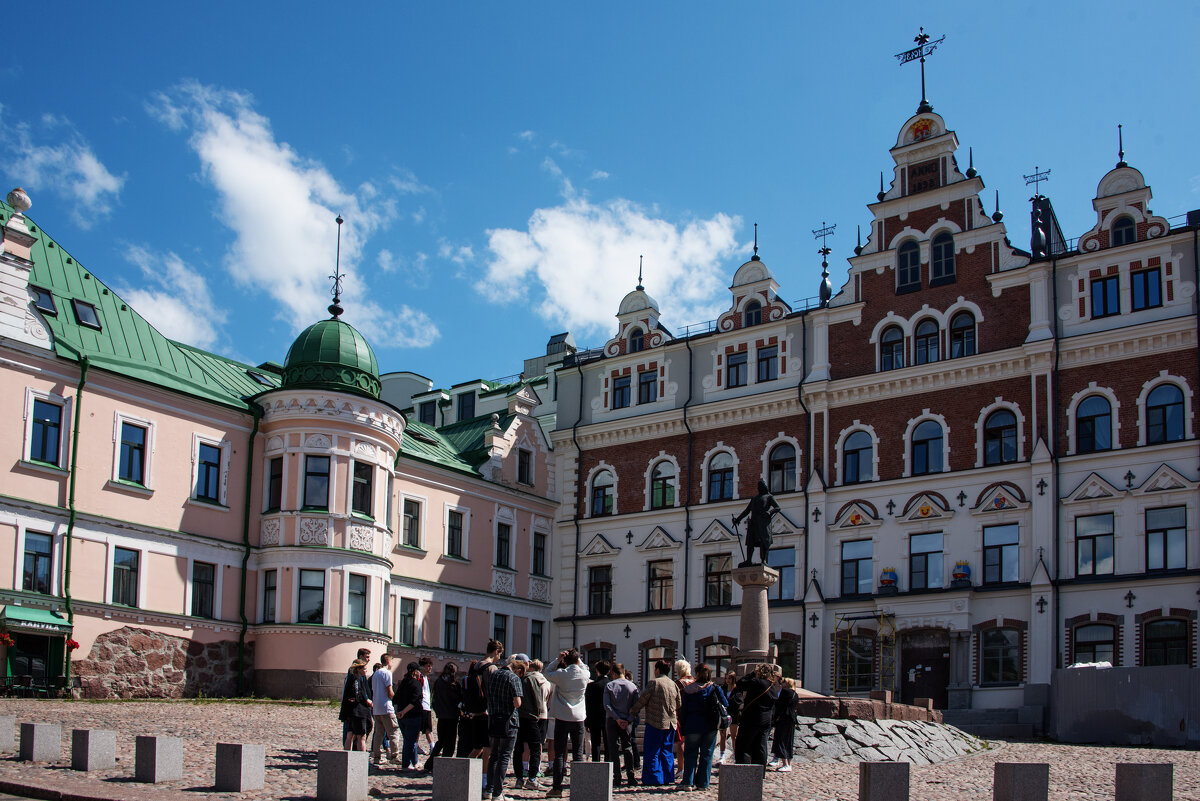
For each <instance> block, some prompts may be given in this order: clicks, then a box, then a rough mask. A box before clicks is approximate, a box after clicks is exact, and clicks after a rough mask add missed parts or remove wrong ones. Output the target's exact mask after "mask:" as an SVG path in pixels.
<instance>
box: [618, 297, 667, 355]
mask: <svg viewBox="0 0 1200 801" xmlns="http://www.w3.org/2000/svg"><path fill="white" fill-rule="evenodd" d="M658 318H659V311H658V302H657V301H655V300H654V298H652V297H650V295H649V293H647V292H646V290H645V288H644V287H643V286H642V285H641V283H639V284H638V285H637V288H636V289H634V290H633V291H632V292H630V293H629V294H628V295H626V296H625V297H624V298H622V299H621V307H620V308H619V309H618V310H617V335H616V336H615V337H613V338H612V339H610V340H608V342H606V343H604V355H605V356H622V355H624V354H631V353H640V352H641V351H643V350H646V349H648V348H655V347H658V346H659V345H661V344H663V343H664V342H666V341H667V340H669V339H672V336H671V332H670V331H668V330H667V329H665V328H663V327H662V325H660V324H659V322H658Z"/></svg>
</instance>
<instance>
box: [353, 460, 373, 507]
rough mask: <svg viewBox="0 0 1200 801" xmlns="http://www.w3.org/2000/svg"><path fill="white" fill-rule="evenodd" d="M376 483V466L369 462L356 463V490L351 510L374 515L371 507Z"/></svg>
mask: <svg viewBox="0 0 1200 801" xmlns="http://www.w3.org/2000/svg"><path fill="white" fill-rule="evenodd" d="M374 483H375V467H374V466H373V465H371V464H370V463H368V462H355V463H354V492H353V493H352V494H351V499H350V510H351V511H352V512H354V513H355V514H359V515H363V516H364V517H374V515H373V514H372V512H373V511H374V510H373V509H372V508H371V495H372V492H371V489H372V485H373V484H374Z"/></svg>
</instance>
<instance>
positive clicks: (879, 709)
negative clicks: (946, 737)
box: [797, 698, 942, 723]
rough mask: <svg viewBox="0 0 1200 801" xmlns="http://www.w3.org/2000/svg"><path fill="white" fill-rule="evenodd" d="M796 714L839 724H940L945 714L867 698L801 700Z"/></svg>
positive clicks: (925, 708) (934, 710) (924, 708)
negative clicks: (911, 721)
mask: <svg viewBox="0 0 1200 801" xmlns="http://www.w3.org/2000/svg"><path fill="white" fill-rule="evenodd" d="M797 713H798V714H800V715H803V716H805V717H810V718H833V719H838V720H919V721H925V722H927V723H941V722H942V713H941V711H940V710H937V709H930V708H928V707H921V706H912V705H910V704H893V703H891V702H888V701H876V700H869V699H866V698H802V699H800V705H799V707H798V709H797Z"/></svg>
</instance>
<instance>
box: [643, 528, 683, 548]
mask: <svg viewBox="0 0 1200 801" xmlns="http://www.w3.org/2000/svg"><path fill="white" fill-rule="evenodd" d="M678 547H679V540H677V539H675V538H674V537H672V536H671V535H670V534H668V533H667V530H666V529H665V528H663V527H662V526H655V527H654V530H653V531H651V532H650V536H649V537H646V539H644V540H642V544H641V545H639V546H638V547H637V548H638V550H639V551H656V550H662V549H664V548H678Z"/></svg>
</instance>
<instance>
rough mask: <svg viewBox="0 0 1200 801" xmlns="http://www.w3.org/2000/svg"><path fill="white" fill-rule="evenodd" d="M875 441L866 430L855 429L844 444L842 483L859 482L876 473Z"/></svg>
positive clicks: (869, 478)
mask: <svg viewBox="0 0 1200 801" xmlns="http://www.w3.org/2000/svg"><path fill="white" fill-rule="evenodd" d="M874 450H875V449H874V443H872V442H871V435H870V434H868V433H867V432H866V431H855V432H854V433H853V434H851V435H850V436H848V437H846V442H845V443H844V444H843V445H842V483H843V484H859V483H862V482H863V481H870V480H871V477H872V476H874V475H875V466H874Z"/></svg>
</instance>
